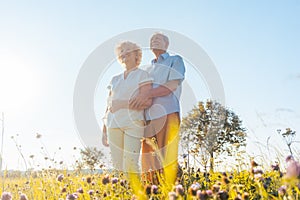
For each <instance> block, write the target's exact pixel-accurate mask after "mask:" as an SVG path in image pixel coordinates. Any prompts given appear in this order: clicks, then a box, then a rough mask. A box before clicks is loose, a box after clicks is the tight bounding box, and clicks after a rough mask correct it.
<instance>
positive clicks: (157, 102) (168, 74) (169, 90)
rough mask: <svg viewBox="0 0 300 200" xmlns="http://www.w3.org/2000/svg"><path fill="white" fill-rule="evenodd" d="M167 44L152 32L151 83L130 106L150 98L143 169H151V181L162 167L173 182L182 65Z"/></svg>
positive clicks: (137, 105)
mask: <svg viewBox="0 0 300 200" xmlns="http://www.w3.org/2000/svg"><path fill="white" fill-rule="evenodd" d="M168 46H169V39H168V37H167V36H165V35H164V34H162V33H155V34H154V35H153V36H152V37H151V40H150V48H151V50H152V52H153V53H154V55H155V58H154V59H153V60H152V66H151V67H150V68H149V69H148V72H149V74H150V76H151V77H152V78H153V87H152V89H151V90H150V91H149V92H147V93H144V94H141V95H139V96H137V97H135V98H134V99H132V100H131V101H130V106H131V107H136V108H140V107H143V105H144V104H146V102H147V101H148V100H149V99H152V102H153V103H152V106H151V107H150V108H148V109H146V110H145V116H146V120H147V127H146V128H145V139H144V140H143V143H142V170H143V172H149V171H150V172H151V173H150V181H152V182H157V180H155V175H156V174H157V172H159V171H164V172H165V179H166V180H167V181H168V182H170V183H174V182H175V179H176V173H177V157H178V143H179V126H180V106H179V98H180V94H181V83H182V81H183V80H184V74H185V66H184V63H183V60H182V58H181V57H180V56H178V55H174V56H171V55H169V53H167V49H168ZM161 169H163V170H161ZM148 180H149V179H148Z"/></svg>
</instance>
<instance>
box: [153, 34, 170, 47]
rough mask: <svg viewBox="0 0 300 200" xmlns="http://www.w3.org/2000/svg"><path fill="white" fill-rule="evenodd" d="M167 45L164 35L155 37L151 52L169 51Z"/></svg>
mask: <svg viewBox="0 0 300 200" xmlns="http://www.w3.org/2000/svg"><path fill="white" fill-rule="evenodd" d="M167 45H168V44H167V43H166V41H165V40H164V38H163V36H162V35H155V36H153V37H152V38H151V41H150V48H151V50H152V51H153V50H164V51H166V50H167Z"/></svg>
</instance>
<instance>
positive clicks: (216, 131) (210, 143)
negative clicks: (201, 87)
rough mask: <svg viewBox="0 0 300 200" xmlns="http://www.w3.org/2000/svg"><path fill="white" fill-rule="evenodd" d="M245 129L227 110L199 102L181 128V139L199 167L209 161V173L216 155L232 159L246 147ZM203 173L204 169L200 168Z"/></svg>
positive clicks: (213, 103) (183, 121) (212, 168)
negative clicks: (196, 160)
mask: <svg viewBox="0 0 300 200" xmlns="http://www.w3.org/2000/svg"><path fill="white" fill-rule="evenodd" d="M245 131H246V129H245V128H243V127H242V121H241V120H240V119H239V117H238V116H237V115H236V114H235V113H234V112H233V111H231V110H229V109H226V108H225V107H224V106H223V105H221V104H220V103H218V102H216V101H210V100H208V101H207V102H206V103H205V104H204V103H203V102H199V103H198V105H197V106H195V107H194V108H193V109H192V110H191V111H190V112H189V113H188V115H187V116H186V117H185V118H183V120H182V124H181V138H182V141H183V145H184V147H185V148H187V149H188V151H189V153H190V152H193V153H194V154H197V155H198V156H199V157H200V158H201V159H202V163H208V160H207V161H206V162H205V160H203V159H205V158H208V159H209V163H210V170H211V171H213V170H214V158H215V156H216V155H221V154H222V155H227V156H232V155H233V151H238V150H239V148H241V147H243V146H246V133H245ZM205 154H206V155H207V156H206V155H205ZM204 167H205V169H206V165H205V166H204Z"/></svg>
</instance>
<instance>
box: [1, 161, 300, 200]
mask: <svg viewBox="0 0 300 200" xmlns="http://www.w3.org/2000/svg"><path fill="white" fill-rule="evenodd" d="M249 165H250V169H249V170H243V171H232V172H209V173H204V172H202V171H201V170H200V169H196V168H182V170H181V173H180V175H179V176H178V180H177V182H176V184H174V185H170V184H168V183H167V182H166V181H164V180H163V179H160V184H159V185H151V184H149V183H147V182H139V181H140V179H139V178H137V177H135V178H126V176H125V175H124V174H123V173H120V172H116V171H105V170H104V171H103V173H97V172H92V171H91V173H83V172H80V171H67V170H56V169H44V170H41V171H32V172H30V173H29V172H27V173H26V174H21V173H17V172H8V171H4V172H3V174H2V177H1V188H0V192H1V194H2V198H1V199H2V200H10V199H21V200H29V199H37V200H42V199H48V200H65V199H66V200H73V199H78V200H87V199H89V200H90V199H93V200H96V199H152V200H154V199H172V200H174V199H192V200H194V199H201V200H202V199H221V200H223V199H235V200H238V199H244V200H246V199H300V191H299V190H300V164H299V163H298V162H297V161H295V160H294V159H293V158H292V157H288V158H287V165H286V169H282V170H281V169H280V168H279V165H272V166H270V168H269V169H262V168H261V167H260V166H259V165H258V164H257V163H256V162H255V161H252V162H251V163H249ZM282 171H284V172H282Z"/></svg>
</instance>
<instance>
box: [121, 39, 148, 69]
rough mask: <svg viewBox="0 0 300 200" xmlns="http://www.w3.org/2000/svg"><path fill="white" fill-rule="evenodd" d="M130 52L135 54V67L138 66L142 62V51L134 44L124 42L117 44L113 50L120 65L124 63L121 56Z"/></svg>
mask: <svg viewBox="0 0 300 200" xmlns="http://www.w3.org/2000/svg"><path fill="white" fill-rule="evenodd" d="M130 52H136V66H139V65H140V64H141V61H142V49H141V47H140V46H138V45H137V44H136V43H134V42H130V41H124V42H121V43H120V44H118V45H117V46H116V49H115V53H116V56H117V57H118V60H119V62H120V63H121V64H123V63H124V62H123V60H122V56H123V55H124V54H127V53H130Z"/></svg>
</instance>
